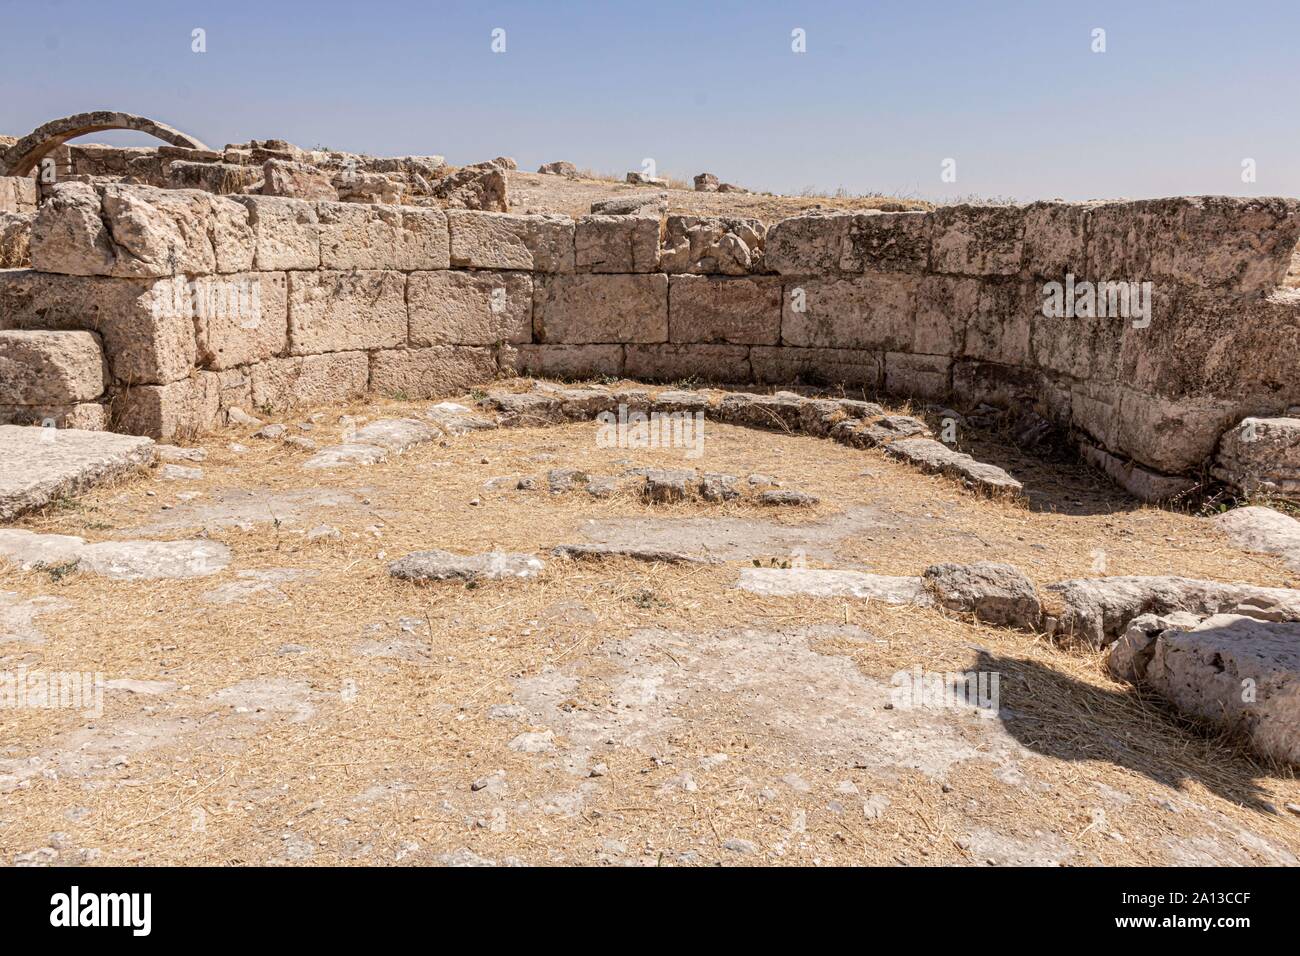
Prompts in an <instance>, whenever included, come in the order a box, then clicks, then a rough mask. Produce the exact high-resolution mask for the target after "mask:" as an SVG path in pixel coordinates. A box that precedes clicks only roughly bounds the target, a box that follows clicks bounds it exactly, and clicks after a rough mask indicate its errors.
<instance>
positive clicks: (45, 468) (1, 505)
mask: <svg viewBox="0 0 1300 956" xmlns="http://www.w3.org/2000/svg"><path fill="white" fill-rule="evenodd" d="M153 460H154V450H153V440H152V439H150V438H140V437H137V436H135V435H115V434H113V433H112V432H92V431H81V430H78V429H75V428H32V427H22V426H19V425H0V462H3V463H4V467H3V468H0V521H12V520H13V519H14V518H16V517H17V516H18V515H21V514H23V513H24V512H27V511H31V510H33V509H35V508H40V507H43V506H45V505H47V504H49V503H50V502H51V501H54V500H56V499H58V498H63V497H66V496H68V495H75V494H80V493H81V492H83V491H86V490H88V489H90V488H93V487H95V486H96V485H99V484H103V483H104V482H106V481H111V480H113V479H115V478H119V477H121V476H123V475H126V474H129V473H130V472H132V471H133V470H135V469H136V468H138V467H140V466H141V465H148V464H151V463H152V462H153Z"/></svg>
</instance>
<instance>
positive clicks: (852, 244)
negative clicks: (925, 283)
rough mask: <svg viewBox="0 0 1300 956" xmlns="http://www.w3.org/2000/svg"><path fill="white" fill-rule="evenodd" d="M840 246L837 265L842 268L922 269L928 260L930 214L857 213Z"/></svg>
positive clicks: (863, 269) (879, 269)
mask: <svg viewBox="0 0 1300 956" xmlns="http://www.w3.org/2000/svg"><path fill="white" fill-rule="evenodd" d="M842 248H843V252H842V254H841V256H840V262H839V267H840V268H841V269H843V270H844V271H845V272H874V271H886V272H894V271H900V272H923V271H925V269H926V266H927V264H928V263H929V260H930V215H929V214H928V213H923V212H865V213H857V214H855V215H854V216H853V217H852V218H851V219H850V220H849V223H848V228H847V230H846V233H845V238H844V244H843V247H842Z"/></svg>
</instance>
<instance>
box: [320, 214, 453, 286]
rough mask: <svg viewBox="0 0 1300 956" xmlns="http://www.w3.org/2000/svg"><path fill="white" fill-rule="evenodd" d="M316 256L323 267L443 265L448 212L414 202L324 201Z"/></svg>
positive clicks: (447, 259) (440, 266) (432, 266)
mask: <svg viewBox="0 0 1300 956" xmlns="http://www.w3.org/2000/svg"><path fill="white" fill-rule="evenodd" d="M316 211H317V215H318V216H319V217H320V257H321V267H322V268H324V269H400V270H403V271H409V270H412V269H446V268H447V266H448V263H449V258H448V249H449V239H448V231H447V214H446V213H445V212H443V211H442V210H441V209H426V208H423V207H417V206H372V205H369V204H367V203H348V202H323V203H319V204H318V205H317V207H316Z"/></svg>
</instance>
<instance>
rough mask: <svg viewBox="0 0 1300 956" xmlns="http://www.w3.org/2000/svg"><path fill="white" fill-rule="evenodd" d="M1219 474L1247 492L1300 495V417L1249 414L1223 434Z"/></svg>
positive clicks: (1215, 463) (1216, 459) (1216, 465)
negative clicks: (1262, 416)
mask: <svg viewBox="0 0 1300 956" xmlns="http://www.w3.org/2000/svg"><path fill="white" fill-rule="evenodd" d="M1214 474H1215V477H1217V478H1220V479H1222V480H1223V481H1227V482H1229V483H1230V484H1232V485H1234V486H1235V487H1237V488H1239V489H1241V490H1242V491H1244V492H1246V493H1247V494H1256V493H1259V492H1265V493H1268V494H1276V495H1291V496H1297V495H1300V418H1292V417H1278V418H1256V417H1251V418H1245V419H1243V420H1242V421H1240V422H1239V423H1237V424H1236V425H1235V426H1233V427H1232V428H1230V429H1229V430H1228V431H1226V432H1225V433H1224V434H1223V437H1222V438H1221V439H1220V440H1219V451H1218V455H1217V457H1216V458H1215V462H1214Z"/></svg>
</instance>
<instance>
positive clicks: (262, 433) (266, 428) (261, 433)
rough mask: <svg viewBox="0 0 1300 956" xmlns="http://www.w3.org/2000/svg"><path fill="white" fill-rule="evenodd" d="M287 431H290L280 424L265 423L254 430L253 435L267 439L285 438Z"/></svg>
mask: <svg viewBox="0 0 1300 956" xmlns="http://www.w3.org/2000/svg"><path fill="white" fill-rule="evenodd" d="M286 431H288V429H287V428H285V427H284V426H283V425H280V424H274V425H263V426H262V427H261V428H259V429H258V430H257V431H255V432H253V437H254V438H267V439H276V438H283V437H284V433H285V432H286Z"/></svg>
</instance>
